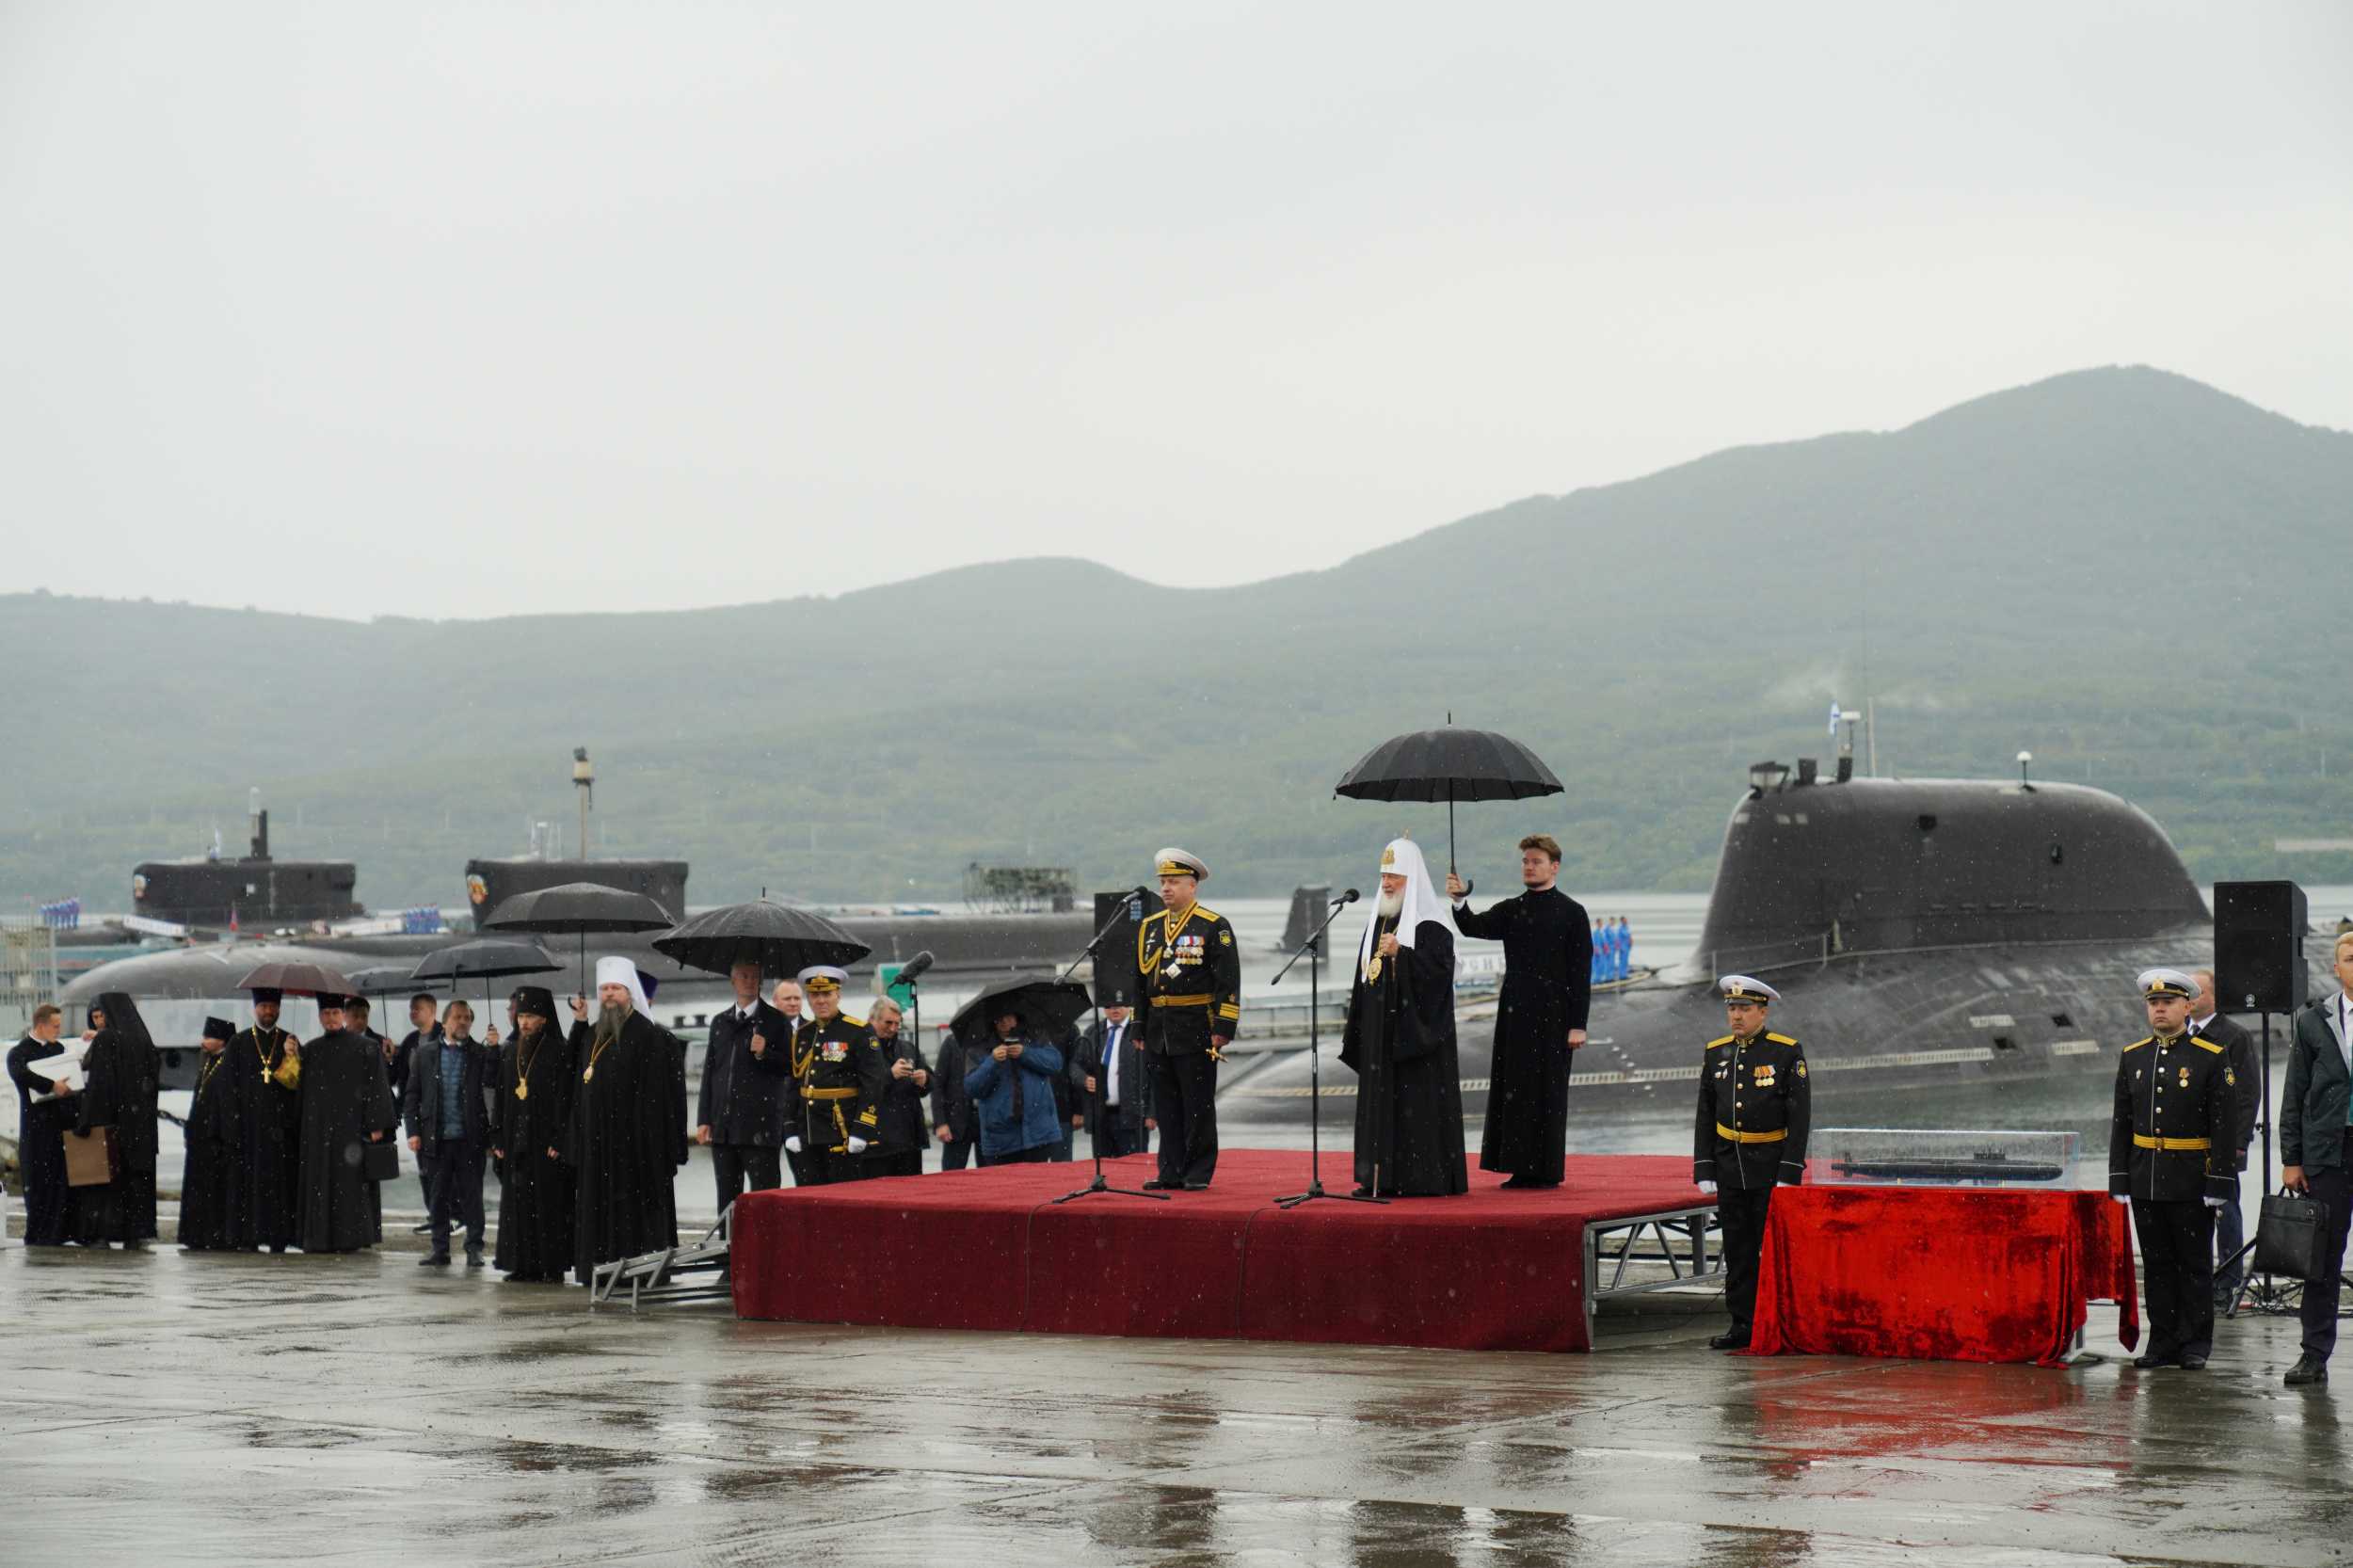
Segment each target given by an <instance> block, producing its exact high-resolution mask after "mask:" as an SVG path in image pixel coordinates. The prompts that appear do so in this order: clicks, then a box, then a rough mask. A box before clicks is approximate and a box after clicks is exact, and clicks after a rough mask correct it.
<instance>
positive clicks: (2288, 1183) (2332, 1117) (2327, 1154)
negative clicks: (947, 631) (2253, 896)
mask: <svg viewBox="0 0 2353 1568" xmlns="http://www.w3.org/2000/svg"><path fill="white" fill-rule="evenodd" d="M2336 970H2337V984H2338V985H2339V986H2340V987H2341V989H2340V990H2339V991H2338V993H2337V994H2336V995H2335V996H2333V997H2326V998H2323V999H2322V1000H2318V1001H2315V1002H2313V1003H2311V1004H2310V1005H2309V1006H2307V1007H2306V1008H2305V1009H2304V1011H2302V1012H2301V1013H2298V1014H2297V1016H2296V1032H2295V1034H2294V1036H2293V1038H2292V1041H2291V1043H2290V1045H2289V1047H2288V1081H2287V1087H2286V1089H2285V1090H2283V1091H2282V1092H2281V1096H2280V1185H2281V1186H2282V1187H2285V1188H2287V1189H2288V1190H2289V1191H2290V1192H2303V1193H2307V1194H2309V1195H2310V1196H2313V1197H2315V1198H2318V1199H2319V1200H2320V1201H2321V1202H2322V1203H2324V1204H2326V1205H2328V1218H2327V1220H2326V1221H2325V1222H2324V1224H2327V1226H2328V1230H2327V1232H2326V1239H2327V1242H2328V1253H2327V1256H2328V1259H2329V1262H2328V1269H2329V1276H2328V1278H2326V1279H2324V1280H2313V1281H2312V1282H2310V1283H2308V1284H2306V1286H2305V1287H2304V1302H2303V1308H2302V1312H2303V1318H2304V1353H2303V1354H2302V1355H2300V1356H2298V1357H2297V1362H2296V1365H2295V1366H2294V1367H2292V1368H2289V1369H2288V1375H2287V1378H2286V1380H2285V1381H2286V1382H2287V1384H2289V1386H2291V1387H2303V1386H2306V1385H2308V1384H2325V1383H2327V1382H2328V1381H2329V1352H2332V1351H2334V1350H2335V1349H2336V1348H2337V1287H2338V1282H2339V1280H2340V1279H2341V1278H2342V1270H2343V1267H2344V1262H2345V1227H2346V1220H2347V1217H2348V1215H2353V1169H2348V1167H2353V1160H2347V1159H2346V1156H2347V1155H2353V1128H2348V1126H2347V1124H2348V1123H2353V1045H2349V1044H2348V1042H2353V932H2348V933H2345V934H2344V935H2341V936H2338V937H2337V951H2336Z"/></svg>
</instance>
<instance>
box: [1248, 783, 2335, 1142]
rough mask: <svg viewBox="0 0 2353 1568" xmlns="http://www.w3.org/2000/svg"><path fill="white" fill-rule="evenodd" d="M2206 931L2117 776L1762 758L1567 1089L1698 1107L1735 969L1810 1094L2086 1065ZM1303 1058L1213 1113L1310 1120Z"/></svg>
mask: <svg viewBox="0 0 2353 1568" xmlns="http://www.w3.org/2000/svg"><path fill="white" fill-rule="evenodd" d="M1475 902H1479V903H1481V904H1483V902H1484V901H1483V900H1475ZM2320 940H2321V943H2322V945H2323V946H2324V947H2325V946H2326V945H2327V938H2321V939H2320ZM1335 946H1336V948H1337V949H1340V950H1342V951H1346V950H1348V949H1349V948H1350V946H1351V943H1350V942H1349V941H1348V940H1341V941H1338V942H1336V943H1335ZM1493 949H1494V945H1493V944H1490V943H1485V942H1473V941H1469V940H1467V939H1465V940H1464V941H1463V942H1462V943H1461V947H1460V949H1459V950H1458V951H1460V952H1482V951H1493ZM2213 953H2214V929H2213V918H2212V916H2211V914H2210V913H2209V911H2208V910H2207V908H2206V904H2205V900H2204V898H2203V897H2202V896H2201V894H2200V892H2199V889H2198V885H2197V884H2196V883H2195V882H2193V881H2192V880H2191V879H2190V876H2189V873H2188V872H2187V871H2186V870H2185V868H2184V867H2183V865H2182V861H2181V856H2178V855H2177V854H2175V853H2174V850H2173V846H2172V844H2171V842H2170V841H2169V840H2168V839H2167V838H2166V836H2165V832H2164V830H2163V829H2162V828H2160V827H2159V826H2158V825H2157V824H2156V823H2155V821H2154V820H2153V819H2152V818H2151V817H2150V816H2149V814H2148V813H2147V812H2145V811H2143V810H2141V809H2140V808H2138V807H2136V806H2134V805H2132V804H2131V803H2129V802H2127V801H2124V800H2121V799H2120V798H2118V797H2117V796H2115V795H2112V794H2109V793H2107V792H2105V791H2102V790H2097V789H2092V788H2090V787H2089V786H2085V785H2079V784H2055V783H2053V784H2046V783H2034V782H2029V781H2027V780H2026V779H2025V777H2024V776H2023V774H2022V776H2021V777H2020V778H2019V779H2016V780H2009V781H1989V780H1977V779H1927V778H1922V779H1909V778H1873V777H1863V778H1857V777H1850V776H1848V769H1847V767H1845V766H1843V765H1842V766H1841V767H1840V769H1839V771H1838V775H1837V776H1834V777H1823V776H1820V774H1819V773H1818V772H1817V767H1816V765H1815V764H1814V763H1813V762H1812V761H1810V760H1809V761H1801V762H1800V763H1799V765H1798V767H1797V768H1796V769H1795V770H1794V771H1792V770H1790V769H1786V768H1784V767H1782V766H1780V765H1779V764H1777V763H1761V764H1758V765H1757V766H1756V767H1755V768H1753V769H1752V770H1751V773H1750V787H1749V789H1748V790H1747V792H1745V793H1744V794H1743V795H1742V796H1741V798H1740V799H1739V800H1738V801H1737V803H1736V804H1735V805H1734V807H1733V808H1732V817H1731V821H1730V823H1729V824H1727V825H1726V827H1725V829H1724V843H1723V851H1722V855H1721V858H1720V860H1719V861H1718V863H1717V868H1716V880H1715V886H1714V888H1713V890H1712V891H1711V892H1710V894H1709V897H1708V904H1707V915H1706V918H1705V923H1704V925H1703V927H1702V930H1701V935H1700V938H1699V941H1698V944H1697V945H1696V947H1695V948H1694V949H1693V951H1692V952H1691V953H1690V955H1689V957H1688V958H1687V959H1685V960H1684V961H1683V962H1682V963H1681V964H1679V965H1676V966H1674V967H1673V968H1667V969H1664V970H1662V971H1660V972H1658V973H1657V975H1655V976H1653V977H1651V978H1649V979H1647V980H1639V981H1637V982H1636V983H1635V984H1630V985H1626V986H1623V987H1620V988H1616V989H1614V990H1611V991H1608V992H1602V991H1599V990H1597V991H1596V992H1595V995H1594V999H1593V1011H1592V1016H1591V1022H1590V1026H1589V1028H1588V1030H1587V1043H1586V1045H1585V1047H1584V1048H1583V1049H1581V1050H1580V1051H1579V1052H1578V1053H1577V1066H1576V1072H1575V1076H1574V1078H1573V1079H1572V1080H1571V1094H1572V1096H1573V1097H1574V1099H1575V1101H1576V1103H1577V1104H1578V1105H1580V1106H1583V1107H1585V1108H1587V1109H1593V1110H1598V1111H1599V1112H1600V1113H1602V1114H1604V1115H1609V1114H1612V1113H1618V1114H1643V1113H1646V1112H1656V1113H1657V1114H1660V1115H1666V1114H1670V1113H1673V1114H1684V1115H1688V1114H1689V1111H1688V1107H1689V1103H1690V1096H1691V1094H1692V1092H1693V1090H1692V1086H1693V1085H1694V1084H1696V1082H1697V1080H1698V1077H1699V1070H1700V1068H1699V1058H1700V1052H1701V1048H1702V1047H1703V1046H1704V1045H1705V1042H1707V1041H1709V1040H1712V1039H1715V1038H1717V1037H1718V1036H1720V1035H1721V1034H1722V1033H1723V1032H1724V1013H1723V1006H1722V1003H1721V999H1720V998H1719V996H1718V994H1717V992H1716V988H1715V981H1716V978H1717V976H1719V975H1721V974H1726V973H1745V974H1751V975H1755V976H1758V977H1759V978H1762V979H1764V980H1766V981H1768V982H1769V984H1772V985H1773V986H1774V987H1775V988H1776V989H1778V990H1779V991H1780V992H1781V993H1782V998H1783V1000H1782V1001H1781V1002H1780V1003H1779V1004H1778V1005H1777V1006H1775V1007H1774V1009H1773V1022H1772V1027H1773V1028H1775V1029H1777V1030H1781V1031H1784V1032H1788V1033H1790V1034H1794V1035H1796V1036H1797V1037H1798V1038H1799V1039H1801V1040H1802V1041H1804V1042H1805V1048H1806V1057H1807V1061H1808V1062H1809V1064H1811V1065H1812V1068H1813V1072H1814V1076H1815V1085H1816V1091H1815V1092H1816V1095H1817V1103H1818V1102H1819V1101H1820V1100H1821V1099H1824V1098H1831V1097H1834V1096H1837V1095H1839V1094H1840V1093H1841V1092H1842V1091H1844V1090H1846V1089H1848V1088H1849V1086H1851V1087H1853V1088H1865V1087H1867V1088H1868V1089H1869V1090H1870V1091H1871V1092H1873V1093H1874V1094H1875V1095H1877V1094H1880V1093H1882V1092H1894V1093H1897V1094H1898V1095H1900V1094H1903V1093H1907V1092H1910V1091H1914V1090H1917V1091H1919V1092H1921V1094H1922V1095H1923V1096H1927V1102H1928V1103H1929V1104H1932V1103H1933V1100H1934V1096H1935V1095H1936V1094H1937V1093H1938V1092H1939V1091H1943V1092H1945V1093H1946V1094H1950V1092H1951V1091H1952V1090H1953V1089H1955V1088H1956V1087H1957V1086H1961V1085H1968V1086H1972V1087H1981V1086H2005V1085H2026V1084H2030V1083H2032V1082H2035V1081H2037V1080H2044V1081H2053V1082H2061V1081H2064V1080H2079V1081H2081V1082H2083V1083H2085V1084H2088V1083H2089V1080H2093V1079H2098V1080H2105V1078H2106V1077H2107V1076H2108V1075H2110V1074H2112V1073H2113V1072H2114V1071H2115V1062H2116V1051H2117V1049H2118V1048H2120V1047H2121V1046H2124V1045H2127V1044H2129V1043H2131V1042H2132V1041H2134V1040H2137V1039H2139V1038H2140V1037H2141V1036H2143V1035H2144V1034H2146V1033H2147V1032H2148V1029H2147V1024H2146V1019H2145V1015H2144V1012H2143V1009H2142V1004H2141V1001H2140V998H2139V996H2138V994H2137V991H2136V990H2135V988H2134V985H2133V980H2134V977H2135V975H2137V973H2138V972H2139V971H2140V970H2141V969H2144V968H2151V967H2153V966H2157V965H2170V966H2174V967H2177V968H2190V967H2210V966H2211V964H2212V962H2213ZM2311 956H2312V949H2311V946H2310V939H2309V938H2308V946H2307V960H2308V962H2309V961H2310V960H2311ZM2324 957H2325V955H2324ZM1247 1007H1248V1002H1247V999H1245V1000H1244V1014H1245V1021H1246V1018H1247ZM1492 1027H1493V1026H1492V1021H1491V1018H1490V1017H1489V1016H1485V1015H1482V1014H1478V1013H1473V1014H1470V1015H1467V1016H1464V1017H1463V1019H1462V1021H1461V1024H1460V1028H1459V1033H1458V1039H1459V1047H1460V1060H1461V1067H1462V1075H1463V1089H1464V1102H1465V1109H1466V1110H1467V1111H1469V1112H1473V1113H1479V1112H1483V1111H1484V1110H1485V1105H1486V1091H1487V1074H1488V1070H1489V1064H1490V1057H1491V1042H1492ZM1326 1044H1327V1046H1328V1047H1329V1048H1333V1049H1337V1044H1338V1042H1337V1039H1334V1040H1329V1041H1327V1042H1326ZM1327 1054H1328V1052H1327ZM1308 1081H1309V1065H1308V1062H1307V1060H1306V1056H1305V1053H1304V1052H1299V1053H1292V1054H1285V1055H1282V1056H1269V1057H1262V1058H1259V1059H1258V1061H1257V1064H1256V1065H1255V1066H1253V1067H1250V1068H1247V1069H1246V1070H1244V1071H1242V1072H1239V1073H1234V1072H1229V1074H1228V1075H1227V1081H1226V1083H1225V1085H1223V1086H1222V1087H1221V1090H1220V1095H1219V1101H1220V1107H1221V1109H1220V1115H1221V1117H1222V1118H1224V1119H1227V1120H1230V1121H1232V1122H1234V1123H1236V1124H1238V1125H1240V1126H1249V1125H1252V1124H1257V1125H1271V1124H1283V1125H1296V1124H1299V1123H1302V1122H1304V1121H1305V1119H1306V1117H1307V1112H1308V1098H1307V1096H1308V1094H1309V1089H1308ZM1336 1088H1337V1091H1338V1093H1339V1095H1340V1096H1348V1095H1351V1094H1353V1078H1352V1077H1351V1076H1350V1075H1349V1074H1348V1073H1347V1072H1346V1071H1345V1070H1344V1069H1339V1068H1337V1066H1334V1067H1332V1068H1331V1069H1330V1070H1327V1071H1326V1072H1325V1074H1324V1091H1323V1092H1324V1094H1325V1096H1332V1095H1333V1094H1334V1091H1335V1089H1336ZM1345 1104H1346V1101H1345V1099H1344V1098H1343V1100H1342V1105H1343V1107H1344V1106H1345ZM1344 1114H1345V1113H1344V1112H1343V1119H1344ZM1325 1120H1326V1122H1327V1123H1329V1122H1330V1121H1331V1120H1332V1116H1331V1112H1330V1108H1328V1107H1327V1110H1326V1116H1325Z"/></svg>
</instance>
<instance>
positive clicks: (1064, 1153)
mask: <svg viewBox="0 0 2353 1568" xmlns="http://www.w3.org/2000/svg"><path fill="white" fill-rule="evenodd" d="M1078 1144H1079V1129H1078V1128H1075V1127H1066V1128H1063V1129H1062V1138H1061V1140H1060V1141H1059V1142H1058V1143H1056V1144H1054V1153H1053V1156H1052V1159H1053V1162H1054V1163H1055V1164H1057V1165H1067V1164H1069V1163H1070V1162H1071V1160H1074V1159H1076V1158H1078V1157H1077V1155H1076V1154H1075V1153H1074V1152H1073V1151H1074V1150H1075V1149H1076V1148H1077V1147H1078Z"/></svg>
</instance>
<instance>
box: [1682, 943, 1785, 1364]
mask: <svg viewBox="0 0 2353 1568" xmlns="http://www.w3.org/2000/svg"><path fill="white" fill-rule="evenodd" d="M1716 988H1717V989H1718V990H1719V991H1721V992H1722V993H1723V998H1724V1021H1725V1022H1726V1023H1728V1024H1729V1025H1731V1027H1732V1032H1731V1033H1729V1034H1726V1035H1722V1036H1721V1037H1720V1038H1717V1039H1714V1040H1710V1041H1708V1042H1707V1048H1706V1049H1705V1051H1703V1052H1702V1053H1701V1056H1700V1104H1699V1116H1698V1119H1697V1121H1696V1122H1695V1123H1694V1124H1693V1127H1692V1133H1691V1179H1692V1180H1693V1181H1695V1182H1697V1183H1698V1184H1699V1188H1700V1191H1702V1192H1713V1193H1714V1194H1715V1195H1716V1216H1717V1218H1718V1220H1719V1221H1721V1223H1722V1224H1723V1229H1724V1305H1725V1306H1726V1307H1728V1308H1729V1309H1730V1310H1731V1312H1732V1327H1731V1328H1730V1329H1729V1330H1727V1331H1726V1332H1724V1333H1722V1334H1720V1335H1718V1336H1716V1337H1714V1338H1713V1339H1710V1340H1709V1341H1708V1342H1707V1344H1708V1348H1709V1349H1711V1350H1719V1351H1737V1350H1741V1349H1744V1348H1746V1346H1747V1345H1748V1342H1749V1327H1750V1324H1751V1323H1752V1322H1753V1320H1754V1319H1755V1317H1756V1268H1757V1260H1758V1259H1759V1258H1760V1257H1761V1256H1763V1254H1764V1251H1765V1214H1766V1209H1767V1207H1768V1206H1769V1204H1770V1203H1771V1202H1772V1196H1773V1189H1774V1188H1775V1187H1776V1186H1779V1185H1781V1184H1783V1183H1787V1184H1788V1185H1789V1186H1792V1187H1795V1186H1797V1185H1798V1184H1799V1183H1800V1182H1802V1181H1803V1180H1804V1179H1805V1138H1806V1131H1807V1128H1809V1127H1810V1126H1811V1125H1812V1122H1813V1115H1814V1100H1813V1090H1812V1087H1811V1086H1810V1085H1809V1084H1808V1083H1807V1081H1806V1072H1805V1048H1804V1047H1802V1046H1801V1045H1799V1044H1798V1042H1797V1041H1795V1040H1793V1039H1791V1038H1790V1037H1789V1036H1788V1035H1786V1034H1775V1033H1773V1032H1770V1031H1769V1030H1768V1029H1766V1027H1765V1013H1766V1010H1767V1009H1768V1008H1769V1007H1770V1006H1772V1004H1773V1003H1774V1002H1777V1001H1779V1000H1781V993H1780V992H1779V991H1776V990H1774V989H1773V988H1772V987H1771V986H1770V985H1768V984H1765V983H1764V982H1763V981H1761V980H1757V979H1753V978H1752V977H1751V976H1748V975H1744V974H1728V975H1725V976H1724V977H1723V978H1722V979H1721V980H1719V981H1718V982H1717V983H1716Z"/></svg>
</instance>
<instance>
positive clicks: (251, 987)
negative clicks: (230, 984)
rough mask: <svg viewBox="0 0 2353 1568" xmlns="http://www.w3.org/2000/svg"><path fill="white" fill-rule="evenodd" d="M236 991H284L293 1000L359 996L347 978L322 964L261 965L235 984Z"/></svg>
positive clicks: (356, 989) (356, 988) (338, 970)
mask: <svg viewBox="0 0 2353 1568" xmlns="http://www.w3.org/2000/svg"><path fill="white" fill-rule="evenodd" d="M237 989H238V990H240V991H261V990H271V991H286V992H290V993H292V994H293V995H295V996H297V997H350V996H357V995H359V994H360V988H359V987H358V986H356V985H354V984H352V983H351V978H350V976H348V975H346V974H344V972H343V971H342V970H341V969H330V968H328V967H327V966H326V965H324V964H264V965H262V966H260V967H259V968H255V969H253V970H251V971H250V972H248V974H247V975H246V977H245V978H244V979H243V980H240V981H238V982H237Z"/></svg>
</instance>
